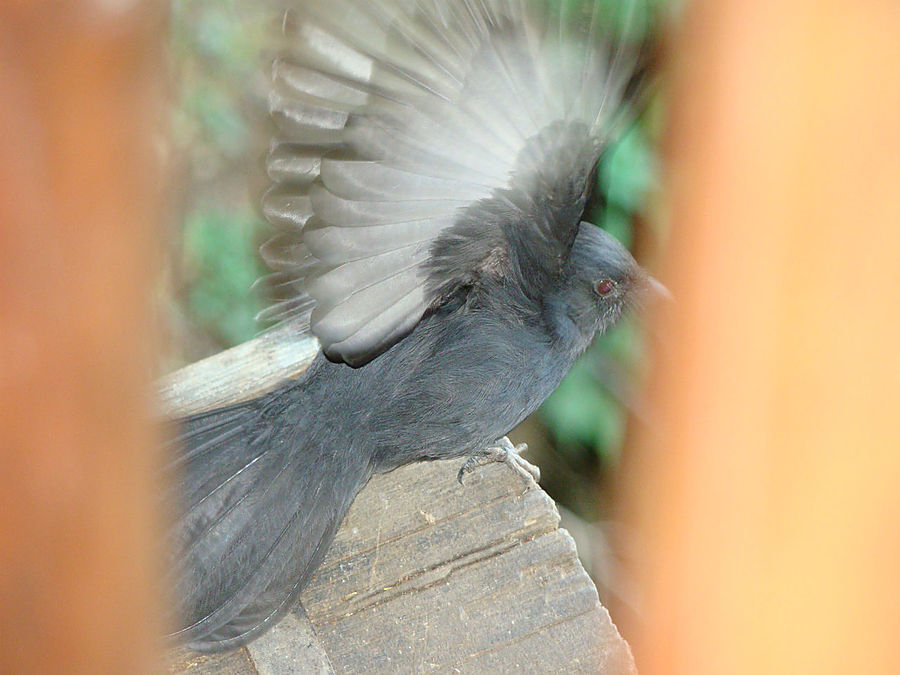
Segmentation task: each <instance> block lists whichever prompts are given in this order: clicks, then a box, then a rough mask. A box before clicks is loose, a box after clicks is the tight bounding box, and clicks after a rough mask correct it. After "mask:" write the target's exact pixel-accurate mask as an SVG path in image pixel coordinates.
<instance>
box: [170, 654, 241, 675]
mask: <svg viewBox="0 0 900 675" xmlns="http://www.w3.org/2000/svg"><path fill="white" fill-rule="evenodd" d="M167 660H168V668H167V670H166V672H168V673H173V674H174V673H189V674H190V675H258V671H257V670H256V667H255V666H254V664H253V661H251V660H250V654H249V653H248V652H247V649H246V648H244V649H237V650H235V651H232V652H228V653H225V654H199V653H197V652H192V651H191V650H190V649H188V648H187V647H177V648H175V649H172V650H170V651H169V654H168V659H167Z"/></svg>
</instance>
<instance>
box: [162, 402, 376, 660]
mask: <svg viewBox="0 0 900 675" xmlns="http://www.w3.org/2000/svg"><path fill="white" fill-rule="evenodd" d="M182 429H183V433H182V434H181V436H180V437H179V439H178V440H179V441H180V443H181V446H180V451H179V452H180V454H179V455H178V456H177V457H175V458H174V459H173V461H172V465H173V470H174V471H175V472H178V471H180V472H181V477H180V479H176V483H177V484H180V485H181V490H180V494H179V495H178V496H179V497H180V500H181V504H183V505H184V506H183V509H182V511H181V514H180V518H179V519H178V520H177V521H176V523H175V525H174V527H173V532H172V544H173V555H172V560H171V566H170V575H171V586H172V588H173V591H174V593H173V594H174V597H175V598H176V599H177V601H178V603H179V611H180V615H179V617H178V618H179V625H180V626H181V628H180V630H178V631H177V632H176V633H174V634H173V636H174V637H176V638H177V639H178V640H180V641H186V642H189V643H190V646H191V647H192V648H194V649H198V650H201V651H220V650H224V649H230V648H233V647H236V646H238V645H240V644H243V643H244V642H246V641H248V640H250V639H252V638H253V637H255V636H256V635H258V634H259V633H260V632H262V631H264V630H265V629H266V628H267V627H268V626H269V625H271V624H272V623H274V622H275V621H277V620H278V619H279V618H280V617H281V616H282V615H283V614H284V612H286V611H287V610H288V609H289V607H290V606H291V602H292V600H293V599H294V598H296V596H297V594H298V593H299V592H300V591H301V590H302V588H303V587H304V586H305V584H306V582H307V581H308V580H309V577H310V576H311V575H312V573H313V571H315V569H316V567H317V566H318V564H319V563H320V562H321V558H322V557H323V555H324V553H325V551H326V550H327V548H328V545H329V544H330V542H331V540H332V538H333V537H334V534H335V532H336V530H337V527H338V526H339V525H340V522H341V520H342V519H343V517H344V514H345V513H346V511H347V509H348V508H349V506H350V503H351V502H352V500H353V498H354V497H355V496H356V493H357V492H358V490H359V489H360V488H361V487H362V485H364V484H365V482H366V481H367V480H368V477H369V475H370V468H369V463H368V461H367V459H366V458H365V457H364V456H362V455H361V454H359V453H353V452H348V450H349V449H347V448H335V447H334V446H333V444H330V443H322V442H321V439H318V440H319V442H316V441H317V439H316V438H315V436H316V434H315V433H313V432H312V430H311V429H310V428H309V427H308V425H307V420H306V415H305V412H304V407H303V404H302V403H301V402H300V401H299V397H296V396H294V395H293V390H292V388H291V387H287V388H285V389H282V390H279V391H277V392H275V393H273V394H269V395H266V396H264V397H261V398H259V399H256V400H253V401H250V402H247V403H244V404H241V405H238V406H234V407H231V408H227V409H223V410H218V411H214V412H213V413H208V414H205V415H201V416H197V417H193V418H189V419H187V420H185V421H184V422H183V426H182Z"/></svg>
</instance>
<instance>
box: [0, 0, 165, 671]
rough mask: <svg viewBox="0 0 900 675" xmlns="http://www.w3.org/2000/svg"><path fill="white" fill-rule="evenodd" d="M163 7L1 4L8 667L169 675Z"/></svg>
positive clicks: (3, 662) (85, 1)
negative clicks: (157, 405)
mask: <svg viewBox="0 0 900 675" xmlns="http://www.w3.org/2000/svg"><path fill="white" fill-rule="evenodd" d="M166 6H167V3H165V2H157V1H154V0H134V1H132V2H100V1H92V0H77V1H70V2H58V1H49V0H32V1H31V2H21V1H19V0H0V481H2V486H0V673H10V674H16V673H145V672H157V671H156V669H155V668H154V664H155V661H154V656H155V652H156V649H157V646H158V645H157V639H156V636H158V635H159V633H160V632H161V630H162V628H161V621H159V620H158V619H159V617H158V612H157V611H156V609H157V607H156V603H157V601H158V594H157V592H156V590H157V589H156V588H155V587H154V583H153V580H154V578H155V577H156V574H157V572H158V564H157V563H158V560H157V557H156V555H155V546H156V544H155V542H158V541H159V536H158V535H157V534H156V527H155V525H156V523H155V522H154V506H155V502H156V492H155V487H156V486H155V485H154V484H153V483H154V481H153V480H152V477H153V476H154V475H156V473H157V472H156V469H155V467H154V465H153V461H152V458H153V456H154V455H155V452H154V450H155V449H156V448H157V447H158V445H159V444H158V441H157V439H156V438H155V434H154V433H153V428H152V427H153V424H152V423H153V419H152V415H151V414H150V411H149V410H148V409H147V397H148V392H150V391H152V383H151V381H150V377H149V374H150V372H151V365H150V364H151V363H152V362H153V356H152V353H153V340H152V338H151V335H152V330H150V326H151V320H150V316H151V313H150V307H149V305H150V298H151V296H152V293H151V291H150V288H151V286H152V284H153V282H154V281H155V278H154V275H153V269H154V266H155V265H154V262H155V258H156V254H157V252H158V250H159V246H158V245H157V241H158V237H159V236H161V233H162V232H163V231H164V229H165V228H164V227H163V226H162V224H161V218H159V217H158V216H159V212H158V208H157V206H158V203H157V197H158V196H159V192H160V186H161V180H160V174H161V171H160V167H159V158H160V153H159V145H160V141H161V138H162V135H161V134H160V133H159V129H160V126H161V122H160V120H162V119H164V118H165V114H164V111H163V110H162V103H161V96H160V94H161V92H162V88H161V87H160V86H158V85H159V84H160V82H159V78H160V76H162V74H163V73H164V72H165V60H164V59H163V58H162V45H161V43H162V41H163V39H164V35H165V33H164V32H163V27H164V24H165V22H164V12H165V7H166Z"/></svg>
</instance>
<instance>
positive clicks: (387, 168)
mask: <svg viewBox="0 0 900 675" xmlns="http://www.w3.org/2000/svg"><path fill="white" fill-rule="evenodd" d="M605 5H608V3H604V2H602V1H601V0H568V1H566V2H543V1H540V2H539V1H538V0H329V1H328V2H324V1H322V2H318V1H313V2H305V3H300V2H296V3H295V4H294V5H293V6H291V7H290V8H288V9H287V11H286V12H285V13H284V16H283V21H282V22H281V31H280V32H281V38H280V44H279V45H278V49H277V52H278V56H277V57H276V58H275V59H274V63H273V65H272V82H271V94H270V97H269V108H270V113H271V117H272V119H273V120H274V127H275V129H276V131H275V136H274V138H273V139H272V142H271V145H270V149H269V153H268V158H267V162H266V166H267V171H268V175H269V177H270V178H271V181H272V187H271V189H270V190H269V191H268V192H267V193H266V195H265V197H264V198H263V212H264V214H265V215H266V217H267V219H268V220H269V222H270V223H271V225H272V226H273V228H274V230H275V231H274V234H273V236H272V238H271V239H270V240H269V241H267V242H266V243H265V244H264V245H263V246H262V248H261V255H262V257H263V259H264V260H265V262H266V263H267V264H268V266H269V267H270V268H271V270H272V273H271V275H270V276H268V277H267V278H266V283H267V284H269V285H270V286H271V287H273V288H276V289H278V291H279V295H278V300H277V301H276V302H274V303H273V304H272V306H271V307H270V308H268V309H267V310H266V311H265V312H264V313H263V316H262V317H261V318H262V319H263V320H267V321H270V322H276V323H277V322H282V323H285V322H286V324H287V325H291V326H293V327H295V328H296V331H297V334H298V335H300V334H306V333H309V334H311V335H313V336H315V338H316V339H317V340H318V342H319V344H320V351H319V353H318V355H317V356H316V357H315V359H314V361H313V362H312V364H311V365H310V366H309V368H308V369H307V370H306V371H305V372H304V373H303V374H302V375H301V376H300V377H299V378H297V379H293V380H285V381H284V382H283V383H282V384H280V385H279V386H278V387H277V388H275V389H274V390H272V391H270V392H268V393H265V394H262V395H260V396H258V397H256V398H253V399H251V400H248V401H243V402H241V403H238V404H235V405H231V406H229V407H226V408H221V409H217V410H212V411H209V412H206V413H202V414H199V415H195V416H192V417H187V418H184V419H181V420H177V421H176V423H175V426H176V428H177V430H178V432H177V437H176V438H175V439H174V444H173V447H174V449H173V451H172V454H171V457H170V461H169V465H168V467H167V469H166V472H167V473H166V475H167V476H168V478H169V480H170V481H171V482H172V484H173V487H174V490H173V492H174V494H175V495H177V503H178V506H177V516H176V517H175V518H174V522H173V524H172V526H171V529H170V532H169V542H170V548H171V551H172V553H171V556H170V561H169V572H168V576H167V585H168V587H169V590H170V591H171V597H173V598H175V599H176V603H175V604H176V605H177V607H176V610H177V615H178V616H177V619H176V626H177V630H176V631H175V632H174V633H173V634H172V637H173V638H174V639H176V640H178V641H182V642H186V643H187V644H188V645H189V646H190V647H191V648H193V649H195V650H199V651H206V652H215V651H224V650H228V649H232V648H235V647H238V646H241V645H243V644H245V643H247V642H249V641H250V640H252V639H254V638H255V637H257V636H259V635H260V634H262V633H263V632H265V631H266V630H267V629H269V628H271V627H272V626H273V625H274V624H275V623H276V622H277V621H278V620H279V619H280V618H281V617H282V616H283V615H284V614H285V613H286V612H287V611H288V609H290V607H291V606H292V605H293V603H294V602H295V601H296V599H297V597H298V595H299V593H300V592H301V591H302V590H303V588H304V586H305V585H306V584H307V583H308V581H309V579H310V577H311V576H312V574H313V572H314V571H315V570H316V568H317V567H318V565H319V564H320V563H321V561H322V559H323V557H324V555H325V553H326V551H327V550H328V547H329V545H330V543H331V542H332V540H333V538H334V535H335V532H336V531H337V528H338V526H339V525H340V523H341V521H342V520H343V518H344V516H345V514H346V513H347V510H348V508H349V507H350V504H351V503H352V502H353V500H354V498H355V496H356V494H357V493H358V492H359V491H360V489H361V488H362V487H363V486H365V484H366V483H367V481H368V480H369V478H370V477H371V476H373V475H374V474H376V473H383V472H388V471H391V470H394V469H396V468H398V467H401V466H404V465H406V464H409V463H412V462H420V461H430V460H438V459H459V460H460V461H461V464H462V468H461V469H460V471H459V475H458V478H459V480H460V482H461V483H462V482H463V479H464V476H465V474H466V473H467V472H468V471H469V470H470V469H471V468H472V466H473V465H475V464H478V463H480V462H483V461H494V460H500V461H506V462H508V463H509V464H510V465H511V466H513V467H514V468H515V469H516V470H517V471H519V472H520V473H522V474H523V476H526V477H527V476H531V475H537V470H536V467H532V466H531V465H530V464H529V463H528V462H526V461H525V460H524V459H522V458H521V457H520V455H519V450H520V449H521V448H517V447H515V446H513V445H512V443H511V442H510V441H509V440H508V438H507V436H506V435H507V433H508V432H509V431H510V430H512V429H513V428H514V427H515V426H516V425H517V424H519V423H520V422H521V421H522V420H523V419H524V418H525V417H526V416H528V415H529V414H531V413H532V412H533V411H534V410H535V409H536V408H537V407H538V406H539V405H540V404H541V403H542V402H543V401H544V400H545V399H546V398H547V396H549V394H550V393H551V392H552V391H553V390H554V389H555V388H556V386H557V385H558V384H559V383H560V381H561V380H562V378H563V377H564V375H565V374H566V372H567V371H568V370H569V368H570V367H571V366H572V364H573V363H574V362H575V360H576V359H577V358H578V356H579V355H580V354H581V353H582V352H584V351H585V349H586V348H587V347H588V346H589V345H590V343H591V342H592V340H593V339H594V338H595V336H597V335H599V334H602V333H604V332H605V331H606V330H607V329H609V328H610V327H611V326H612V325H614V324H615V323H616V321H618V320H619V318H620V317H621V316H623V314H625V313H626V312H628V311H629V310H632V309H635V308H637V307H639V306H640V305H641V304H642V303H643V302H644V301H645V298H647V297H648V296H649V295H652V294H653V293H654V292H655V291H656V290H658V289H659V288H660V287H659V284H658V282H656V281H655V280H654V279H653V278H652V277H651V276H650V275H649V274H648V273H647V272H646V271H645V270H644V269H643V268H642V267H640V266H639V265H638V263H637V262H636V261H635V260H634V258H633V257H632V255H631V254H630V253H629V252H628V251H627V250H626V249H625V248H624V247H623V246H622V245H621V244H620V243H619V242H618V241H616V239H614V238H613V237H612V236H610V235H609V234H607V233H606V232H604V231H603V230H601V229H600V228H599V227H597V226H595V225H593V224H591V223H589V222H585V221H584V219H583V217H584V212H585V208H586V205H587V203H588V201H589V199H590V198H591V195H592V192H593V190H594V186H595V185H596V182H597V181H596V173H597V166H598V162H599V161H600V158H601V156H602V155H603V153H604V152H606V151H608V150H609V148H610V147H612V146H613V145H614V143H615V140H616V139H617V138H618V137H619V136H620V135H621V133H622V131H623V129H625V128H626V127H627V125H628V124H629V123H631V122H632V121H633V119H634V116H635V109H636V107H637V101H638V99H639V98H640V96H641V92H642V91H643V90H644V86H643V84H642V83H643V82H645V81H646V78H645V73H646V70H647V69H646V68H645V67H644V64H643V56H642V52H643V50H642V49H641V47H640V46H639V45H638V46H635V45H633V44H629V43H628V40H627V39H626V38H625V37H623V36H622V35H621V32H622V31H621V26H619V27H618V28H617V27H616V26H614V25H613V24H614V23H615V22H613V21H612V20H611V19H610V17H609V15H608V14H607V13H605V12H604V10H603V7H604V6H605ZM460 489H463V488H460Z"/></svg>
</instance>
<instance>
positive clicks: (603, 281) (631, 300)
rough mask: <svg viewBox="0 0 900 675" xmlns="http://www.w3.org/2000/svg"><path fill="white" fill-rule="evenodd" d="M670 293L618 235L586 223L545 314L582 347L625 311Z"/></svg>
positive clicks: (564, 336) (565, 336)
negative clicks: (641, 264) (648, 271)
mask: <svg viewBox="0 0 900 675" xmlns="http://www.w3.org/2000/svg"><path fill="white" fill-rule="evenodd" d="M667 296H668V291H667V290H666V289H665V287H664V286H663V285H662V284H660V283H659V282H658V281H657V280H656V279H654V278H653V277H651V276H650V275H649V274H648V273H647V272H646V271H644V269H643V268H642V267H641V266H640V265H638V264H637V262H635V260H634V258H633V257H632V256H631V254H630V253H629V252H628V251H627V250H626V249H625V247H624V246H622V245H621V244H620V243H619V242H618V241H617V240H616V239H615V238H613V237H612V236H610V235H609V234H607V233H606V232H604V231H603V230H601V229H600V228H599V227H596V226H594V225H591V224H590V223H582V224H581V227H580V228H579V230H578V235H577V236H576V238H575V243H574V244H573V246H572V250H571V252H570V253H569V256H568V259H567V261H566V267H565V270H564V274H563V275H562V278H561V281H560V286H559V288H558V289H557V290H556V292H554V293H552V294H550V295H549V297H548V301H547V312H548V316H547V319H548V321H549V323H550V324H551V325H552V326H553V328H554V330H555V332H556V333H557V335H558V337H559V338H560V339H562V340H563V341H565V342H570V343H571V345H572V346H573V348H575V349H577V350H579V351H580V350H583V349H586V348H587V346H588V345H589V344H590V342H591V340H592V339H593V338H594V336H595V335H597V334H598V333H600V334H602V333H603V332H605V331H606V330H607V329H609V328H610V327H612V326H613V325H614V324H615V323H616V321H618V320H619V318H620V317H621V316H622V315H623V314H624V313H625V312H626V311H628V310H631V309H638V308H640V307H642V306H643V305H644V304H646V303H647V302H648V301H651V300H653V299H655V298H658V297H667Z"/></svg>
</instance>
